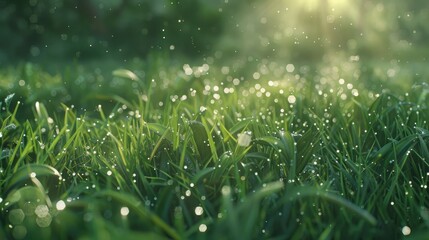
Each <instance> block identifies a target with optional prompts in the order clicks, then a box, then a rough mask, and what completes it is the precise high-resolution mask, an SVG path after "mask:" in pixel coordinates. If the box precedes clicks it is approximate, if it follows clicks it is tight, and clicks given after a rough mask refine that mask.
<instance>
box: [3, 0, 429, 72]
mask: <svg viewBox="0 0 429 240" xmlns="http://www.w3.org/2000/svg"><path fill="white" fill-rule="evenodd" d="M428 22H429V1H425V0H415V1H401V0H378V1H370V0H361V1H353V0H300V1H291V0H273V1H266V0H186V1H176V0H168V1H166V0H156V1H155V0H153V1H148V0H43V1H42V0H0V63H1V64H2V65H3V66H4V65H13V64H16V63H17V62H22V61H31V62H35V63H48V64H49V63H50V62H56V63H58V62H61V61H66V62H67V61H76V60H78V61H85V60H89V59H106V58H109V59H114V60H115V61H127V59H131V58H135V57H138V58H142V59H144V58H146V57H147V56H148V55H149V54H153V53H157V54H165V55H166V56H167V57H169V58H173V59H176V58H182V59H183V58H189V59H195V58H204V57H208V56H213V57H214V56H216V58H223V59H225V61H236V60H237V59H242V60H243V61H252V60H255V59H256V60H257V59H273V58H275V59H285V60H288V61H320V60H321V59H323V58H324V57H326V56H328V55H329V54H342V53H346V54H347V55H350V57H353V56H355V57H356V56H359V57H365V56H368V57H371V58H381V59H389V58H397V59H398V58H401V59H414V60H417V61H426V60H427V58H426V56H428V54H429V51H428V49H429V48H428V44H427V41H428V39H429V24H427V23H428Z"/></svg>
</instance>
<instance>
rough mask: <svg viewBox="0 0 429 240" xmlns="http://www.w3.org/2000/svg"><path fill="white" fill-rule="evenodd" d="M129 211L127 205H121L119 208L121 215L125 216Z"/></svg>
mask: <svg viewBox="0 0 429 240" xmlns="http://www.w3.org/2000/svg"><path fill="white" fill-rule="evenodd" d="M129 213H130V209H128V207H122V208H121V215H122V216H124V217H126V216H128V214H129Z"/></svg>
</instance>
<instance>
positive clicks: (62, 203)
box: [55, 200, 66, 211]
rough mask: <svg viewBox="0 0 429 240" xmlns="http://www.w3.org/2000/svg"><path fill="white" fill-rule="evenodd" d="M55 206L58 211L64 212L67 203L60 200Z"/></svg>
mask: <svg viewBox="0 0 429 240" xmlns="http://www.w3.org/2000/svg"><path fill="white" fill-rule="evenodd" d="M55 206H56V207H57V210H58V211H62V210H64V209H65V208H66V203H65V202H64V201H63V200H60V201H58V202H57V204H56V205H55Z"/></svg>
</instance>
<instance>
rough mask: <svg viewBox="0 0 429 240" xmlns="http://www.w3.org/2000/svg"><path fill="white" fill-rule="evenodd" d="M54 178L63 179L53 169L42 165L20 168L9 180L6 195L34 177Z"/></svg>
mask: <svg viewBox="0 0 429 240" xmlns="http://www.w3.org/2000/svg"><path fill="white" fill-rule="evenodd" d="M42 176H54V177H58V178H59V179H61V174H60V173H59V172H58V171H57V170H56V169H55V168H53V167H51V166H48V165H42V164H28V165H24V166H22V167H21V168H19V169H18V170H17V171H16V172H15V173H13V174H12V175H11V176H10V177H9V178H8V179H6V185H5V187H4V195H5V196H7V194H8V193H9V192H10V191H11V190H13V189H14V188H15V187H17V186H19V185H20V184H22V183H24V182H25V181H28V180H30V179H31V178H32V177H37V178H38V177H42Z"/></svg>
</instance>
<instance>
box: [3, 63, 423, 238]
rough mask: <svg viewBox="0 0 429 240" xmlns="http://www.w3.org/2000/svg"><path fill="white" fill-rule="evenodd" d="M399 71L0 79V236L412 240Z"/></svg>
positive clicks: (414, 102)
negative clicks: (0, 86) (1, 96)
mask: <svg viewBox="0 0 429 240" xmlns="http://www.w3.org/2000/svg"><path fill="white" fill-rule="evenodd" d="M412 66H413V65H412V64H410V65H407V66H406V67H403V68H402V66H400V65H395V64H393V65H387V66H384V65H383V64H381V63H380V64H374V63H371V64H369V65H363V64H362V63H359V62H358V63H356V62H350V61H344V62H342V63H340V62H331V63H329V64H320V65H318V66H305V65H302V66H297V65H296V66H294V67H295V69H294V70H293V71H290V70H291V69H290V68H289V71H287V69H286V68H285V66H283V65H282V64H279V63H276V62H268V61H266V60H264V61H261V62H260V63H259V64H258V66H256V68H255V69H246V70H242V72H244V74H242V72H240V70H239V69H238V70H237V69H235V68H234V67H232V66H231V67H229V69H228V68H227V67H225V66H223V67H222V66H219V67H216V64H212V65H210V66H208V65H202V66H195V67H191V66H187V65H184V66H183V67H182V66H175V65H174V64H172V65H169V64H168V63H166V62H163V60H157V61H155V62H151V63H148V62H141V61H137V60H136V61H135V62H133V63H129V66H128V68H129V69H131V71H130V70H126V69H119V70H116V71H114V72H113V74H112V72H104V71H101V70H99V69H95V70H94V71H90V70H88V69H84V68H82V67H81V66H74V67H70V68H68V69H65V70H64V71H63V72H62V73H61V74H54V75H52V74H49V73H47V72H46V71H44V70H43V69H42V68H41V67H39V66H37V65H34V64H30V63H27V64H23V65H19V66H16V67H13V68H9V69H3V70H2V71H1V73H0V83H1V85H2V86H3V87H2V95H4V96H3V98H4V101H2V105H1V108H2V110H1V118H0V119H1V120H0V127H1V128H0V133H1V138H0V144H1V150H2V151H1V156H0V176H1V177H0V197H1V198H0V210H1V215H0V221H1V225H2V227H1V228H0V238H1V239H30V238H31V239H50V238H51V239H117V238H123V239H137V238H142V239H344V238H349V239H362V238H365V239H379V238H384V239H398V238H403V237H412V238H413V239H425V237H426V236H428V234H429V210H428V208H429V194H428V190H427V184H428V179H429V150H428V148H429V122H428V120H429V109H428V93H429V88H428V86H427V85H426V84H424V81H425V80H427V78H425V77H426V76H427V75H424V73H422V74H420V75H418V76H417V77H416V75H414V73H413V69H412ZM208 67H209V69H208ZM188 68H189V69H192V73H190V70H189V69H188ZM392 69H393V70H392ZM389 70H390V71H389ZM186 72H187V73H188V75H187V74H185V73H186ZM254 72H258V74H256V75H260V78H259V79H254V76H256V75H255V74H254ZM386 72H387V74H386ZM256 78H258V77H256ZM19 80H23V81H19ZM404 80H405V81H404ZM11 93H15V95H9V94H11ZM239 135H240V137H239ZM241 137H243V138H249V137H250V138H251V141H250V142H246V140H243V139H239V138H241ZM247 140H248V139H247ZM409 229H411V234H409V235H408V234H407V230H409Z"/></svg>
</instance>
